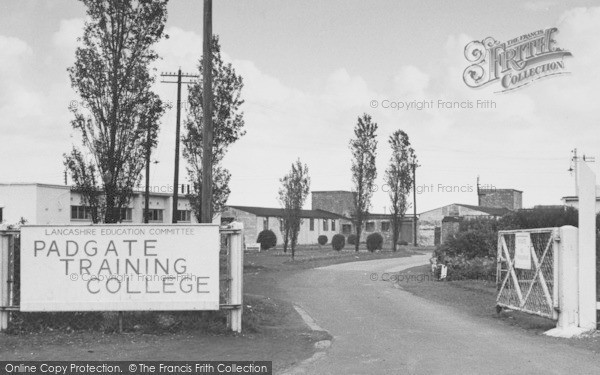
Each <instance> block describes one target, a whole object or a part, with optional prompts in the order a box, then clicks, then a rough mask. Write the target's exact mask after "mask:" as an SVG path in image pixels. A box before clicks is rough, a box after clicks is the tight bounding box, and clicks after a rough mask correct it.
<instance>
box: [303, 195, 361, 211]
mask: <svg viewBox="0 0 600 375" xmlns="http://www.w3.org/2000/svg"><path fill="white" fill-rule="evenodd" d="M311 197H312V209H313V210H325V211H329V212H334V213H336V214H338V215H343V216H346V217H349V216H351V215H352V213H353V212H354V193H352V192H350V191H313V192H312V193H311Z"/></svg>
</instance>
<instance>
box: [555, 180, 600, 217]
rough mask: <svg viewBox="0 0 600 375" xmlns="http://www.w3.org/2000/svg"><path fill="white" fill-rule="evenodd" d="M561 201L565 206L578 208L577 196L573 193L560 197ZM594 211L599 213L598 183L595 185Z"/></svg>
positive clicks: (599, 192) (599, 188) (599, 193)
mask: <svg viewBox="0 0 600 375" xmlns="http://www.w3.org/2000/svg"><path fill="white" fill-rule="evenodd" d="M562 201H563V204H564V205H565V206H567V207H574V208H579V197H577V196H575V195H570V196H566V197H562ZM596 213H600V185H597V186H596Z"/></svg>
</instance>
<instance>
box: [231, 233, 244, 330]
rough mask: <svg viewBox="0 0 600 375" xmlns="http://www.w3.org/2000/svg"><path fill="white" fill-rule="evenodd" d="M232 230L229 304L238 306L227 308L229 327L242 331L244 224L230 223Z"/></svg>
mask: <svg viewBox="0 0 600 375" xmlns="http://www.w3.org/2000/svg"><path fill="white" fill-rule="evenodd" d="M231 229H233V230H234V232H233V233H232V234H231V235H230V237H229V238H230V240H229V255H230V258H229V260H230V267H229V275H228V277H229V280H230V284H229V304H231V305H234V306H235V305H237V306H239V307H237V308H233V309H231V310H229V319H228V323H229V326H230V327H229V328H230V329H231V330H232V331H234V332H238V333H241V332H242V313H243V308H244V301H243V299H244V298H243V296H244V249H243V247H242V236H243V229H244V225H243V224H242V223H239V222H233V223H231Z"/></svg>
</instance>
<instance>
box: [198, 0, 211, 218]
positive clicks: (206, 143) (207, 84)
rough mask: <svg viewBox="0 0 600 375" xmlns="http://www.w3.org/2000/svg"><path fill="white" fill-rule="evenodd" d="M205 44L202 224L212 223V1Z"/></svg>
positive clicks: (208, 3) (207, 12) (207, 5)
mask: <svg viewBox="0 0 600 375" xmlns="http://www.w3.org/2000/svg"><path fill="white" fill-rule="evenodd" d="M203 34H204V36H203V38H204V41H203V42H204V43H203V48H202V56H203V59H202V84H203V87H202V88H203V93H202V94H203V95H202V96H203V99H204V102H203V103H202V114H203V116H204V118H203V123H204V126H203V127H202V201H201V208H200V210H201V212H202V220H201V221H202V222H203V223H211V222H212V145H213V123H212V112H213V108H212V48H211V45H212V0H204V33H203Z"/></svg>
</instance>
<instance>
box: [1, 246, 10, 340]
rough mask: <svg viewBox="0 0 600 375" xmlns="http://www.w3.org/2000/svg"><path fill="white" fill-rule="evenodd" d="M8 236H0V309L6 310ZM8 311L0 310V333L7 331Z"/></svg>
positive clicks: (7, 294) (7, 293) (7, 296)
mask: <svg viewBox="0 0 600 375" xmlns="http://www.w3.org/2000/svg"><path fill="white" fill-rule="evenodd" d="M9 247H10V236H8V235H6V234H0V307H2V308H7V307H8V304H9V295H10V291H9V283H8V277H9V276H8V254H9V253H10V248H9ZM9 314H10V313H9V311H8V310H5V309H0V332H4V331H6V330H7V329H8V317H9Z"/></svg>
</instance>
